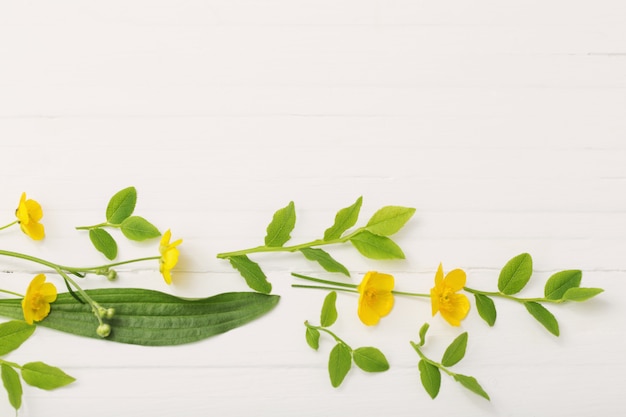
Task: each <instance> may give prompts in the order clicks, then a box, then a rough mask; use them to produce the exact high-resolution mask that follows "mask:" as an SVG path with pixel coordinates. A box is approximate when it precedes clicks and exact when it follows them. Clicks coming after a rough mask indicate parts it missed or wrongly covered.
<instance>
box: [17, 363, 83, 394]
mask: <svg viewBox="0 0 626 417" xmlns="http://www.w3.org/2000/svg"><path fill="white" fill-rule="evenodd" d="M22 378H23V379H24V382H26V383H27V384H28V385H31V386H33V387H37V388H41V389H45V390H53V389H56V388H61V387H64V386H66V385H68V384H71V383H72V382H74V381H76V379H75V378H73V377H71V376H69V375H68V374H66V373H65V372H63V371H62V370H60V369H59V368H57V367H54V366H50V365H46V364H45V363H43V362H29V363H27V364H25V365H23V366H22Z"/></svg>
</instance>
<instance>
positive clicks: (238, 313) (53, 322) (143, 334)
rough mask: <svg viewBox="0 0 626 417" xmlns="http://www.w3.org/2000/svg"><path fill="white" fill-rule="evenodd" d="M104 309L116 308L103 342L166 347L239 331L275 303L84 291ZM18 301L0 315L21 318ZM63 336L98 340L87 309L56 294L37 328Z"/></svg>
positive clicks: (234, 296) (257, 298)
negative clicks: (46, 328) (65, 334)
mask: <svg viewBox="0 0 626 417" xmlns="http://www.w3.org/2000/svg"><path fill="white" fill-rule="evenodd" d="M85 292H86V293H87V295H89V296H90V297H91V298H93V299H94V300H95V301H96V302H98V303H99V304H100V305H102V306H103V307H105V308H109V307H112V308H114V309H115V316H114V317H113V318H112V319H111V320H107V322H108V323H109V324H110V325H111V328H112V331H111V334H110V335H109V336H108V337H107V338H106V339H105V340H109V341H114V342H120V343H130V344H135V345H147V346H167V345H180V344H184V343H191V342H195V341H198V340H203V339H206V338H208V337H211V336H214V335H217V334H221V333H224V332H226V331H229V330H231V329H235V328H237V327H240V326H243V325H244V324H246V323H249V322H251V321H253V320H254V319H257V318H259V317H261V316H263V315H264V314H266V313H268V312H269V311H270V310H272V308H274V306H276V304H277V303H278V300H279V297H278V296H276V295H265V294H259V293H255V292H231V293H223V294H218V295H215V296H212V297H208V298H198V299H189V298H180V297H175V296H173V295H170V294H165V293H162V292H159V291H152V290H147V289H140V288H103V289H96V290H85ZM21 315H22V306H21V300H19V299H0V316H6V317H13V318H15V317H21ZM38 325H39V326H44V327H49V328H52V329H56V330H60V331H62V332H66V333H71V334H75V335H79V336H85V337H91V338H94V339H101V338H100V336H98V335H97V334H96V328H97V327H98V320H97V319H96V317H95V316H94V314H93V312H92V311H91V307H90V306H89V305H88V304H80V303H79V302H77V301H76V300H75V299H74V298H73V297H72V296H71V295H70V294H69V293H67V292H65V293H60V294H58V296H57V299H56V301H55V302H54V303H53V304H52V309H51V311H50V314H49V315H48V317H46V318H45V319H44V320H42V321H41V322H39V323H38Z"/></svg>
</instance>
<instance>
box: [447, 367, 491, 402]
mask: <svg viewBox="0 0 626 417" xmlns="http://www.w3.org/2000/svg"><path fill="white" fill-rule="evenodd" d="M454 379H455V380H456V381H458V382H460V383H461V385H463V386H464V387H465V388H467V389H468V390H470V391H472V392H473V393H474V394H478V395H480V396H481V397H483V398H484V399H486V400H488V401H491V399H490V398H489V395H488V394H487V393H486V392H485V390H484V389H483V387H481V386H480V384H479V383H478V381H477V380H476V378H474V377H473V376H467V375H461V374H455V375H454Z"/></svg>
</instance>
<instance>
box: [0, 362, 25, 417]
mask: <svg viewBox="0 0 626 417" xmlns="http://www.w3.org/2000/svg"><path fill="white" fill-rule="evenodd" d="M0 369H1V372H2V383H3V384H4V388H5V389H6V390H7V394H8V395H9V403H11V406H13V408H15V409H16V410H18V409H19V408H20V407H21V406H22V382H21V381H20V376H19V374H18V373H17V372H16V371H15V369H13V368H11V367H10V366H9V365H7V364H6V363H3V364H1V365H0Z"/></svg>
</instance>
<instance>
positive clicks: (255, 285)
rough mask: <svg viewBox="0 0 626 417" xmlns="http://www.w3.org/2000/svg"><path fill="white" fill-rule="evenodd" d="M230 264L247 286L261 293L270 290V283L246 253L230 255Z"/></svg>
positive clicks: (267, 292) (266, 292)
mask: <svg viewBox="0 0 626 417" xmlns="http://www.w3.org/2000/svg"><path fill="white" fill-rule="evenodd" d="M228 260H229V261H230V264H231V265H232V266H233V268H235V269H236V270H237V271H239V273H240V274H241V276H242V277H243V278H244V279H245V280H246V283H247V284H248V287H250V288H252V289H253V290H255V291H258V292H261V293H263V294H269V293H270V292H272V284H270V283H269V281H268V280H267V277H266V276H265V274H264V273H263V270H261V267H260V266H259V264H257V263H256V262H253V261H251V260H250V258H248V257H247V256H246V255H239V256H231V257H230V258H228Z"/></svg>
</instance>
